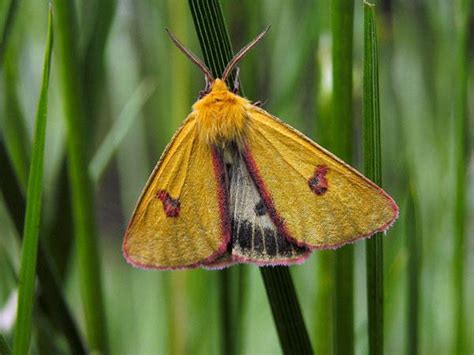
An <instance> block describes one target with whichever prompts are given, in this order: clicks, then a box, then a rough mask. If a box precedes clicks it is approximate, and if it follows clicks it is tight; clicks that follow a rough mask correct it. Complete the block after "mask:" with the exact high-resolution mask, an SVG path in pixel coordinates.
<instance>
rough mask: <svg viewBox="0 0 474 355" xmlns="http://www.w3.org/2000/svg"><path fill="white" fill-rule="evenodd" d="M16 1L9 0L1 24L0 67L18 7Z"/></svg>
mask: <svg viewBox="0 0 474 355" xmlns="http://www.w3.org/2000/svg"><path fill="white" fill-rule="evenodd" d="M18 2H19V1H18V0H11V1H10V5H9V6H8V10H7V16H6V18H5V22H4V25H3V30H2V37H1V41H0V67H2V65H3V58H4V56H5V51H6V49H7V44H8V39H9V38H10V33H11V31H12V29H13V24H14V21H15V15H16V13H17V9H18Z"/></svg>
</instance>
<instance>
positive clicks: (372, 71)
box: [363, 2, 384, 354]
mask: <svg viewBox="0 0 474 355" xmlns="http://www.w3.org/2000/svg"><path fill="white" fill-rule="evenodd" d="M363 90H364V91H363V98H364V100H363V121H364V124H363V140H364V172H365V175H366V176H367V177H368V178H369V179H371V180H372V181H373V182H375V183H376V184H377V185H379V186H380V185H381V184H382V157H381V155H382V151H381V143H380V106H379V105H380V103H379V102H380V98H379V74H378V49H377V32H376V23H375V6H374V5H373V4H371V3H369V2H364V89H363ZM366 262H367V308H368V319H369V353H370V354H383V334H384V332H383V297H384V296H383V239H382V235H381V234H376V235H374V236H373V237H372V238H371V239H369V240H367V242H366Z"/></svg>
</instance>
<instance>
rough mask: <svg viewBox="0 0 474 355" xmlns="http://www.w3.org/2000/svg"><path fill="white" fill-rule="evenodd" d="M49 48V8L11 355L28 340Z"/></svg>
mask: <svg viewBox="0 0 474 355" xmlns="http://www.w3.org/2000/svg"><path fill="white" fill-rule="evenodd" d="M52 47H53V18H52V8H51V6H50V7H49V14H48V35H47V42H46V50H45V57H44V64H43V81H42V85H41V94H40V97H39V102H38V109H37V112H36V127H35V134H34V144H33V152H32V157H31V165H30V173H29V178H28V192H27V196H28V200H27V203H26V214H25V227H24V231H23V233H24V234H23V244H22V248H21V266H20V286H19V290H18V314H17V323H16V328H15V339H14V346H13V349H14V353H15V354H19V355H20V354H27V353H28V349H29V345H30V338H31V326H32V325H31V318H32V311H33V296H34V290H35V281H36V258H37V253H38V237H39V226H40V217H41V196H42V192H43V186H42V185H43V162H44V146H45V138H46V120H47V112H48V87H49V71H50V65H51V52H52Z"/></svg>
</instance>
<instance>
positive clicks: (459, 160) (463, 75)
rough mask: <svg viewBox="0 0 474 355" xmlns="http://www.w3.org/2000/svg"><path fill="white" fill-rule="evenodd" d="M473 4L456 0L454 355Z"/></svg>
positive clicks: (461, 333)
mask: <svg viewBox="0 0 474 355" xmlns="http://www.w3.org/2000/svg"><path fill="white" fill-rule="evenodd" d="M472 9H473V5H472V1H471V0H459V1H458V2H457V9H456V10H457V13H456V15H457V23H456V25H457V31H458V40H459V42H458V53H457V63H458V65H457V70H458V72H457V80H456V82H457V83H458V90H457V95H456V108H455V115H456V119H455V139H456V150H455V163H456V167H455V169H456V190H455V217H454V218H455V221H454V233H455V238H456V239H455V240H456V241H455V247H454V288H455V293H456V296H455V297H456V301H455V305H456V306H455V307H456V308H455V312H454V314H455V329H456V330H455V337H456V338H455V344H456V345H455V347H454V349H453V351H454V352H455V353H456V354H465V353H468V351H467V350H468V349H467V347H468V346H469V345H468V341H467V334H466V314H465V296H464V293H465V274H466V273H465V260H466V254H465V251H466V249H467V248H466V216H467V211H466V209H467V198H466V196H467V184H466V176H467V166H468V164H467V161H468V152H469V146H468V143H469V140H468V137H469V125H468V100H467V97H468V96H467V95H468V77H469V59H468V56H469V51H468V48H469V18H470V16H471V14H472Z"/></svg>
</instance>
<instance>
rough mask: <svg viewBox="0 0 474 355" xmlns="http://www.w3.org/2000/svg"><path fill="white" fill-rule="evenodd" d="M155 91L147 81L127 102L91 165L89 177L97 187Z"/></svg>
mask: <svg viewBox="0 0 474 355" xmlns="http://www.w3.org/2000/svg"><path fill="white" fill-rule="evenodd" d="M154 90H155V85H154V83H153V82H152V81H150V80H147V79H145V80H144V81H143V82H142V83H141V84H140V85H139V86H138V88H137V89H136V90H135V92H134V93H133V94H132V96H131V97H130V99H129V100H128V101H127V103H126V104H125V106H124V107H123V109H122V111H121V112H120V114H119V116H118V117H117V120H116V122H115V124H114V125H113V127H112V128H111V129H110V131H109V133H108V134H107V136H106V137H105V138H104V140H103V142H102V144H101V145H100V146H99V149H97V152H96V154H95V155H94V157H93V158H92V160H91V162H90V164H89V175H90V176H91V179H92V181H93V182H94V184H95V185H97V183H98V182H99V180H100V178H101V177H102V174H103V173H104V171H105V169H106V168H107V165H108V164H109V163H110V161H111V160H112V157H113V156H114V153H115V152H116V151H117V148H118V147H119V146H120V143H121V142H122V140H123V139H124V138H125V136H126V134H127V132H128V130H129V129H130V127H131V126H132V123H133V120H134V118H135V117H136V116H137V115H138V114H139V112H140V110H141V108H142V107H143V105H144V104H145V103H146V101H147V100H148V98H149V97H150V96H151V94H152V93H153V91H154Z"/></svg>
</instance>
